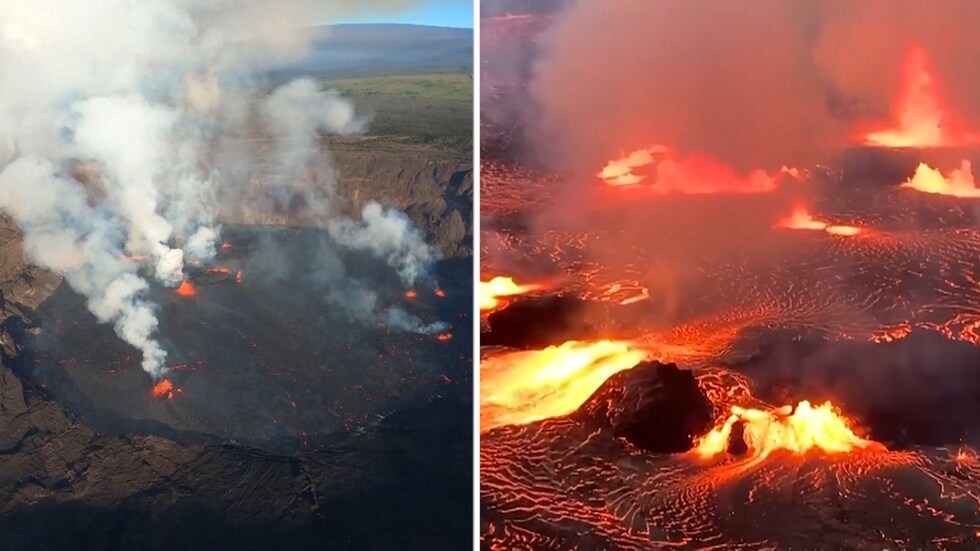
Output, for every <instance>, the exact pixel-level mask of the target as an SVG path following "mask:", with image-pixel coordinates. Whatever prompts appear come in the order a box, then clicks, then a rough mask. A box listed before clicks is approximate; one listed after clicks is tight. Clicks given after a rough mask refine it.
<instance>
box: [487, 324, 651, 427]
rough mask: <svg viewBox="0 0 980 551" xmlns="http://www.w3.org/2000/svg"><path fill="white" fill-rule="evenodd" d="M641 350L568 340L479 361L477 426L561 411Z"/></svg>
mask: <svg viewBox="0 0 980 551" xmlns="http://www.w3.org/2000/svg"><path fill="white" fill-rule="evenodd" d="M646 356H647V353H646V352H645V351H643V350H640V349H637V348H634V347H633V345H632V344H630V343H628V342H621V341H598V342H579V341H569V342H566V343H564V344H561V345H559V346H549V347H548V348H545V349H544V350H522V351H517V352H507V353H504V354H499V355H496V356H491V357H489V358H484V359H483V360H482V361H481V362H480V430H481V431H486V430H489V429H492V428H494V427H499V426H502V425H512V424H517V425H520V424H525V423H530V422H532V421H538V420H540V419H546V418H549V417H556V416H559V415H566V414H568V413H571V412H573V411H575V409H577V408H578V407H579V406H580V405H582V403H584V402H585V400H586V399H587V398H588V397H589V396H591V395H592V394H593V393H594V392H595V391H596V390H597V389H598V388H599V387H600V386H601V385H602V383H604V382H606V380H607V379H608V378H609V377H611V376H613V375H615V374H616V373H619V372H620V371H624V370H626V369H630V368H632V367H634V366H635V365H636V364H637V363H639V362H640V361H642V360H643V359H644V358H645V357H646Z"/></svg>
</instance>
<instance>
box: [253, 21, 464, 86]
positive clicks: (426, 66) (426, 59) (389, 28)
mask: <svg viewBox="0 0 980 551" xmlns="http://www.w3.org/2000/svg"><path fill="white" fill-rule="evenodd" d="M316 35H317V38H316V39H315V40H314V48H313V52H312V53H311V54H310V55H309V56H308V57H307V58H306V59H304V60H302V61H300V62H298V63H295V64H292V65H289V66H286V67H280V68H277V69H275V70H273V71H270V74H271V76H273V77H280V78H284V77H290V76H294V75H296V74H312V75H316V76H318V77H328V78H350V77H367V76H382V75H404V74H418V73H447V72H466V73H472V71H473V30H472V29H457V28H449V27H429V26H424V25H402V24H350V25H327V26H324V27H320V28H318V29H317V31H316Z"/></svg>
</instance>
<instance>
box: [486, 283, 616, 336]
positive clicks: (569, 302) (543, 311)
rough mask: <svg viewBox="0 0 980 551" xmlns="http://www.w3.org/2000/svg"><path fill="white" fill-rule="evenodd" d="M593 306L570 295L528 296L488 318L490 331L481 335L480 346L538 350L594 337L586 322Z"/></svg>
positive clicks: (589, 323)
mask: <svg viewBox="0 0 980 551" xmlns="http://www.w3.org/2000/svg"><path fill="white" fill-rule="evenodd" d="M592 306H596V307H598V305H593V304H591V303H589V302H587V301H584V300H582V299H579V298H575V297H569V296H561V295H559V296H547V297H531V298H525V299H521V300H519V301H515V302H513V303H511V304H510V305H508V306H507V307H506V308H504V309H503V310H499V311H497V312H493V313H491V314H490V315H489V316H488V317H487V325H488V326H489V330H488V331H485V332H483V334H482V335H481V336H480V344H481V345H482V346H507V347H510V348H541V347H544V346H548V345H550V344H556V343H560V342H564V341H568V340H582V339H587V338H590V337H594V336H596V335H597V331H596V328H595V326H594V325H593V324H592V323H591V322H590V321H589V320H590V319H591V318H592V316H590V315H588V313H589V312H591V311H592V308H591V307H592Z"/></svg>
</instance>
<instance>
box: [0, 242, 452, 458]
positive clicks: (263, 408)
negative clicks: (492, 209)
mask: <svg viewBox="0 0 980 551" xmlns="http://www.w3.org/2000/svg"><path fill="white" fill-rule="evenodd" d="M224 239H225V241H224V243H225V245H224V246H223V247H222V248H220V249H219V254H218V257H217V259H216V266H217V267H210V268H203V267H197V268H193V267H192V268H189V270H188V278H187V280H186V282H185V286H184V287H182V289H192V291H188V292H180V290H178V291H176V292H175V290H174V289H172V288H165V287H158V288H155V289H153V290H152V293H151V298H152V299H153V300H154V301H155V302H156V303H157V304H159V307H160V310H161V316H160V319H161V325H160V332H161V337H162V340H163V342H164V343H165V345H166V346H167V348H168V350H171V354H170V356H169V357H168V367H169V368H170V371H169V372H168V373H167V374H166V375H165V377H166V381H168V388H165V389H164V388H160V389H159V391H158V392H157V394H159V396H156V397H154V396H153V393H151V387H153V386H154V382H155V381H151V380H150V377H148V376H147V375H146V374H145V373H143V372H142V371H141V370H140V369H139V357H138V354H136V353H135V352H134V351H133V350H132V348H131V347H130V346H128V345H127V344H126V343H124V342H122V341H121V340H120V339H119V338H118V337H117V336H116V334H115V333H114V331H113V330H112V328H111V327H110V326H107V325H104V324H99V323H98V322H97V321H96V320H95V318H94V317H93V316H92V315H91V314H90V313H89V311H88V310H87V308H86V305H85V301H84V299H83V298H82V297H80V296H79V295H77V294H76V293H74V292H73V291H71V289H70V288H68V286H67V285H64V284H63V285H61V286H60V287H59V288H58V290H57V291H56V292H55V293H54V294H53V295H52V296H51V297H50V298H49V299H48V300H46V301H45V302H44V303H43V304H42V306H41V307H40V308H39V309H38V310H37V312H36V316H37V319H36V322H35V323H36V325H37V326H38V327H39V328H40V329H41V331H40V332H38V333H37V335H36V336H30V337H29V338H28V339H26V342H24V343H23V345H24V348H25V351H24V352H22V353H21V354H20V356H18V358H17V360H16V362H15V363H14V367H15V369H16V370H17V371H18V372H19V373H21V374H22V375H24V376H26V378H27V379H28V380H31V381H34V382H36V383H38V384H40V385H42V386H43V387H44V388H45V389H46V392H47V393H48V394H49V395H50V396H51V397H52V398H54V399H56V400H58V401H60V402H62V403H64V404H66V405H67V406H69V407H70V408H71V409H72V410H73V411H74V412H75V414H76V415H77V416H78V418H79V419H80V420H81V421H83V422H84V423H86V424H87V425H89V426H91V427H93V428H94V429H96V430H98V431H100V432H103V433H106V434H126V433H140V434H156V435H158V436H164V437H168V438H172V439H174V440H176V441H178V442H195V443H202V442H212V443H221V442H233V443H236V444H239V445H248V446H254V447H260V448H262V449H266V450H268V451H272V452H277V453H295V452H297V451H299V450H301V449H315V448H318V447H321V446H323V445H326V444H330V443H335V442H337V441H338V440H342V439H344V438H346V437H348V436H349V435H351V434H354V433H357V432H360V431H363V430H364V429H365V428H366V427H370V426H373V425H376V424H377V423H378V422H379V420H381V419H383V418H385V417H386V416H387V415H389V414H391V413H392V412H393V411H396V410H399V409H404V408H406V407H410V406H415V405H419V404H423V403H426V402H428V401H430V400H432V399H436V397H437V396H438V395H439V394H440V392H441V391H442V389H443V387H444V386H445V385H446V384H447V381H452V380H453V379H455V378H457V377H458V374H459V373H463V372H464V369H463V367H462V366H463V364H465V361H464V359H465V357H466V355H467V350H466V346H465V343H466V338H465V336H466V333H467V331H468V327H467V319H469V314H468V307H469V299H468V296H469V291H468V288H467V285H468V282H467V278H466V275H467V273H468V270H467V267H466V266H464V264H465V261H463V260H446V261H442V262H441V263H440V265H439V266H438V269H437V271H436V275H435V276H434V277H432V278H427V279H426V280H422V281H420V282H419V286H418V288H417V289H412V290H405V289H402V287H401V284H400V283H399V281H398V277H397V276H396V274H395V273H394V271H393V270H392V269H391V268H389V267H388V266H387V265H386V264H385V263H384V262H383V261H380V260H377V259H375V258H373V257H371V256H369V255H367V254H363V253H362V254H357V253H352V252H346V253H343V254H341V253H338V252H337V251H339V250H340V249H339V248H338V247H336V246H333V245H331V242H330V239H329V237H328V236H327V235H326V232H325V231H323V230H318V229H313V228H298V227H297V228H290V227H249V226H237V227H226V228H225V229H224ZM281 261H282V262H281ZM352 282H359V283H360V285H357V284H353V283H352ZM406 291H411V292H410V293H408V294H409V295H411V296H412V298H408V296H407V295H406ZM374 302H377V306H374V305H373V303H374ZM387 308H398V309H402V310H404V311H406V312H408V313H410V314H413V315H415V316H418V318H419V320H420V323H421V324H433V323H437V322H444V323H445V322H448V325H446V327H445V328H443V329H441V330H439V331H432V332H430V333H431V334H418V333H413V332H411V331H403V330H399V329H396V328H391V327H388V326H387V325H386V323H385V322H384V321H383V320H382V319H381V318H380V315H381V313H383V312H384V310H385V309H387ZM372 310H377V312H372ZM361 312H365V313H361ZM365 316H367V317H365ZM371 316H374V317H376V318H378V319H377V320H375V319H372V318H371ZM454 333H456V334H455V335H454ZM439 335H443V338H442V339H440V338H438V337H439ZM453 336H455V337H456V338H451V337H453ZM447 358H456V359H457V360H458V361H457V362H455V363H454V362H448V363H447V361H446V359H447Z"/></svg>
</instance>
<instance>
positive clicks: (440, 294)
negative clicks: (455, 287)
mask: <svg viewBox="0 0 980 551" xmlns="http://www.w3.org/2000/svg"><path fill="white" fill-rule="evenodd" d="M433 293H435V295H436V296H437V297H439V298H446V292H445V291H443V290H442V289H436V290H435V291H433Z"/></svg>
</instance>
